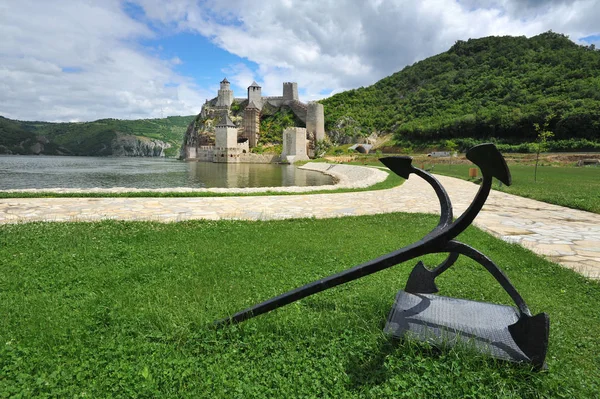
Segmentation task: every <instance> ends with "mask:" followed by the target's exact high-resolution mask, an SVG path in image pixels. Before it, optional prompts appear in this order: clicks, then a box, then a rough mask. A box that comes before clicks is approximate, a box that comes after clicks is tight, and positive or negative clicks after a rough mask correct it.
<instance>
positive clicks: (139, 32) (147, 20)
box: [0, 0, 600, 121]
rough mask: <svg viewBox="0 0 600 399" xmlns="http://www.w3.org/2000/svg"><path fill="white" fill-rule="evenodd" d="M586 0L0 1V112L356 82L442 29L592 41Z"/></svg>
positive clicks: (122, 109) (594, 28)
mask: <svg viewBox="0 0 600 399" xmlns="http://www.w3.org/2000/svg"><path fill="white" fill-rule="evenodd" d="M597 21H600V7H599V6H598V4H597V0H578V1H568V0H547V1H541V0H460V1H457V0H263V1H261V2H260V7H257V3H256V1H255V0H228V1H222V0H171V1H168V2H165V1H164V0H129V1H121V0H90V1H80V0H53V1H51V2H49V1H39V0H19V1H18V2H17V1H12V0H0V37H2V40H0V115H3V116H5V117H8V118H13V119H21V120H45V121H86V120H95V119H100V118H109V117H111V118H124V119H128V118H134V119H137V118H156V117H160V116H161V115H164V116H166V115H191V114H197V113H198V112H199V111H200V108H201V106H202V104H203V103H204V101H205V100H206V99H210V98H212V97H214V96H215V95H216V91H217V89H218V85H219V82H220V81H221V80H222V79H223V77H227V78H228V80H229V81H230V82H232V88H233V90H234V92H235V95H236V96H238V97H243V96H244V95H245V92H246V88H247V86H248V85H249V84H250V83H251V82H252V81H253V80H256V81H257V82H258V83H259V84H260V85H261V86H262V88H263V93H264V94H265V95H279V94H280V93H281V89H282V83H283V82H286V81H295V82H298V86H299V89H300V90H299V91H300V96H301V99H302V100H305V101H307V100H315V99H319V98H323V97H326V96H329V95H331V94H334V93H337V92H340V91H343V90H347V89H351V88H356V87H360V86H368V85H370V84H373V83H375V82H376V81H378V80H379V79H381V78H383V77H385V76H388V75H390V74H392V73H394V72H396V71H398V70H401V69H402V68H403V67H405V66H406V65H410V64H412V63H414V62H416V61H419V60H421V59H424V58H426V57H429V56H432V55H434V54H438V53H440V52H443V51H446V50H447V49H448V48H449V47H450V46H451V45H452V44H454V42H455V41H456V40H467V39H469V38H478V37H484V36H490V35H525V36H528V37H529V36H533V35H537V34H539V33H541V32H545V31H548V30H553V31H555V32H559V33H564V34H567V35H569V37H570V38H571V39H572V40H573V41H575V42H576V43H580V44H592V43H593V44H595V45H596V46H597V47H600V24H599V23H598V22H597Z"/></svg>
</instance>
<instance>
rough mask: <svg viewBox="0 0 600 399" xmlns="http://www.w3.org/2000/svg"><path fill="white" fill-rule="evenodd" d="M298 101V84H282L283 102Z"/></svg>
mask: <svg viewBox="0 0 600 399" xmlns="http://www.w3.org/2000/svg"><path fill="white" fill-rule="evenodd" d="M292 100H295V101H298V83H296V82H284V83H283V101H292Z"/></svg>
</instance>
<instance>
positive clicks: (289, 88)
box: [181, 78, 325, 163]
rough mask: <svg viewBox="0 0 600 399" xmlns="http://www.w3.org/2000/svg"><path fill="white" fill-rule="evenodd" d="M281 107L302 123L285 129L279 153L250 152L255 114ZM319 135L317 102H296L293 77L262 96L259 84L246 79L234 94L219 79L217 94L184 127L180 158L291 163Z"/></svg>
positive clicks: (321, 121) (256, 128)
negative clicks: (279, 91) (242, 92)
mask: <svg viewBox="0 0 600 399" xmlns="http://www.w3.org/2000/svg"><path fill="white" fill-rule="evenodd" d="M282 108H288V109H290V110H291V111H292V112H293V114H294V116H295V117H296V118H297V120H299V121H301V122H302V123H303V124H304V125H305V126H306V127H300V126H298V127H292V128H287V129H285V131H284V132H283V151H282V154H281V156H279V155H276V154H254V153H252V152H251V149H252V148H254V147H256V146H257V145H258V142H259V139H260V134H261V132H260V117H261V115H263V114H265V115H273V114H274V113H275V112H277V111H278V110H280V109H282ZM324 139H325V118H324V112H323V105H322V104H319V103H317V102H309V103H308V104H305V103H303V102H301V101H300V100H299V99H298V84H297V83H296V82H285V83H283V95H282V96H277V97H264V96H263V95H262V93H261V87H260V86H259V85H258V84H257V83H256V82H252V84H251V85H250V86H249V87H248V93H247V97H246V98H239V97H238V98H236V97H234V95H233V90H231V87H230V84H229V81H228V80H227V78H225V79H223V81H221V83H220V88H219V91H218V93H217V97H216V98H213V99H212V100H207V101H206V103H205V104H204V105H203V106H202V110H201V112H200V114H199V115H198V117H196V119H195V120H194V122H193V123H192V124H191V125H190V126H189V127H188V131H187V132H186V135H185V138H184V143H183V145H182V148H181V158H182V159H186V160H195V161H199V162H226V163H238V162H248V163H271V162H294V161H298V160H306V159H309V157H311V156H313V153H314V148H315V144H316V143H317V141H320V140H324Z"/></svg>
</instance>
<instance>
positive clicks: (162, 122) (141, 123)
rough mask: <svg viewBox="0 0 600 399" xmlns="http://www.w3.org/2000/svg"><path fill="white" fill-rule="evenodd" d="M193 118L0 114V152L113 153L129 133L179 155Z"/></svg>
mask: <svg viewBox="0 0 600 399" xmlns="http://www.w3.org/2000/svg"><path fill="white" fill-rule="evenodd" d="M193 119H194V116H169V117H167V118H162V119H138V120H120V119H100V120H97V121H94V122H81V123H80V122H77V123H50V122H25V121H17V120H11V119H7V118H4V117H1V116H0V153H13V154H23V155H29V154H34V153H42V154H48V155H57V154H67V155H112V148H113V140H115V139H116V138H117V137H123V136H125V137H135V138H136V139H137V140H139V141H151V140H160V141H163V142H165V143H169V144H171V148H168V149H166V151H165V152H166V154H167V156H175V155H176V154H177V151H178V148H179V145H180V143H181V141H182V140H183V136H184V134H185V131H186V129H187V126H188V125H189V124H190V122H191V121H192V120H193ZM36 144H37V145H38V146H37V148H36V147H35V146H36ZM40 147H41V148H42V151H41V152H39V150H40Z"/></svg>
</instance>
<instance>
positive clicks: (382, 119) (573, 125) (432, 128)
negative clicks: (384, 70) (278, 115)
mask: <svg viewBox="0 0 600 399" xmlns="http://www.w3.org/2000/svg"><path fill="white" fill-rule="evenodd" d="M390 51H393V49H392V48H391V46H390ZM321 103H323V104H324V106H325V119H326V130H328V131H331V132H333V133H337V134H340V133H342V134H346V135H355V136H367V135H369V134H370V133H371V132H373V131H377V132H380V133H393V134H394V137H395V138H396V139H397V140H399V141H402V140H406V141H408V140H410V141H415V142H418V141H431V140H440V139H453V138H476V139H477V138H490V137H494V138H498V139H505V140H513V141H516V142H518V141H532V140H534V139H535V137H536V132H535V129H534V125H533V124H534V123H536V122H537V123H540V122H543V121H544V120H545V119H546V118H547V117H548V115H554V116H553V117H552V118H551V122H550V128H551V130H552V131H553V132H554V133H555V139H562V140H565V139H571V138H579V139H587V140H595V141H597V140H600V51H598V50H596V49H595V48H594V46H593V45H591V46H579V45H577V44H575V43H573V42H572V41H571V40H569V39H568V38H567V37H566V36H564V35H561V34H558V33H553V32H547V33H543V34H541V35H538V36H535V37H532V38H529V39H527V38H526V37H510V36H505V37H486V38H482V39H470V40H468V41H457V42H456V44H455V45H454V46H452V47H451V48H450V49H449V50H448V51H446V52H445V53H442V54H439V55H436V56H433V57H430V58H427V59H425V60H423V61H420V62H417V63H415V64H414V65H412V66H408V67H406V68H404V69H403V70H402V71H400V72H397V73H394V74H393V75H391V76H389V77H387V78H384V79H382V80H380V81H379V82H377V83H375V84H374V85H372V86H369V87H361V88H359V89H355V90H349V91H346V92H343V93H339V94H337V95H334V96H332V97H330V98H327V99H324V100H322V101H321Z"/></svg>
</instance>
